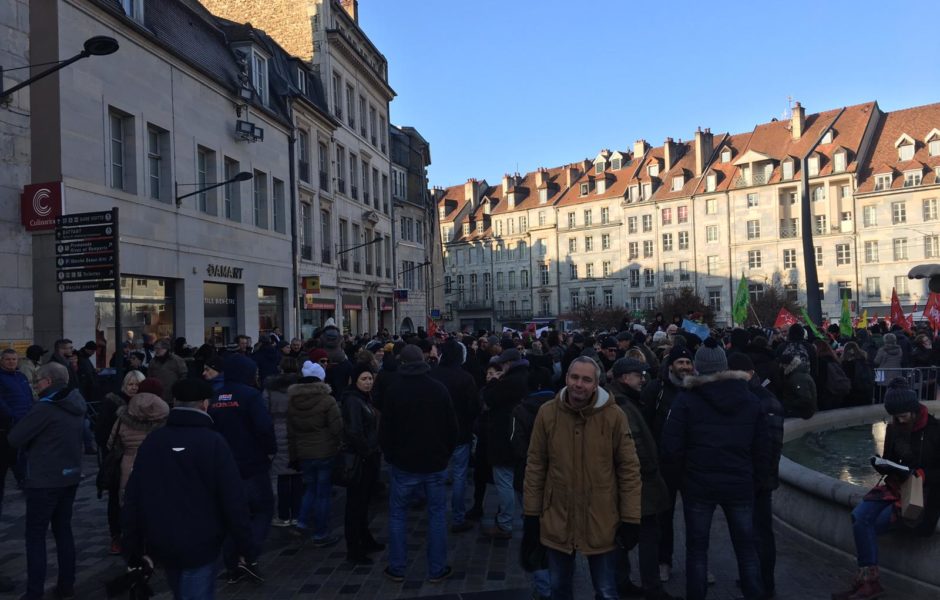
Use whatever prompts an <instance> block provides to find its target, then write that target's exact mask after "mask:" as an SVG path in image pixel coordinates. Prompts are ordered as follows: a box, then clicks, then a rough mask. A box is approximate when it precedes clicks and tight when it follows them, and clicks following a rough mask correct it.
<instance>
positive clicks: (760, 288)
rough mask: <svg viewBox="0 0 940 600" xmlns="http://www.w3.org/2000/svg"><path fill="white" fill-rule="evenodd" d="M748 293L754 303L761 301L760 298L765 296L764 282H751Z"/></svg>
mask: <svg viewBox="0 0 940 600" xmlns="http://www.w3.org/2000/svg"><path fill="white" fill-rule="evenodd" d="M747 295H748V297H749V298H750V300H751V302H752V303H755V302H760V299H761V298H762V297H763V296H764V284H763V283H749V284H748V286H747Z"/></svg>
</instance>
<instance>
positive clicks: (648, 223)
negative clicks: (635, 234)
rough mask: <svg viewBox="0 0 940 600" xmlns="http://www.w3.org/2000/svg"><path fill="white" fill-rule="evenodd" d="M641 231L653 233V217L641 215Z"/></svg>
mask: <svg viewBox="0 0 940 600" xmlns="http://www.w3.org/2000/svg"><path fill="white" fill-rule="evenodd" d="M643 231H653V215H643Z"/></svg>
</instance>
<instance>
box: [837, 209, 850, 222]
mask: <svg viewBox="0 0 940 600" xmlns="http://www.w3.org/2000/svg"><path fill="white" fill-rule="evenodd" d="M840 217H841V218H840V220H841V221H842V222H843V223H847V224H851V223H852V211H850V210H847V211H844V212H843V213H842V214H841V215H840Z"/></svg>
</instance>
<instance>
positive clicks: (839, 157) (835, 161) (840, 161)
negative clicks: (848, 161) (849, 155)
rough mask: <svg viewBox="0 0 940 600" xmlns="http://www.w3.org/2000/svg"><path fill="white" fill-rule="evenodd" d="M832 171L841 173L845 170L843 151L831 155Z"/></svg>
mask: <svg viewBox="0 0 940 600" xmlns="http://www.w3.org/2000/svg"><path fill="white" fill-rule="evenodd" d="M832 171H833V172H834V173H841V172H843V171H845V152H836V153H835V155H833V157H832Z"/></svg>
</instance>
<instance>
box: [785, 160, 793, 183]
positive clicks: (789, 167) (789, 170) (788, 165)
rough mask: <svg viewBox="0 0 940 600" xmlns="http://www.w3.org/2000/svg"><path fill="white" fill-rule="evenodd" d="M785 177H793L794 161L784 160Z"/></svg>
mask: <svg viewBox="0 0 940 600" xmlns="http://www.w3.org/2000/svg"><path fill="white" fill-rule="evenodd" d="M783 179H793V161H792V160H785V161H783Z"/></svg>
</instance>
